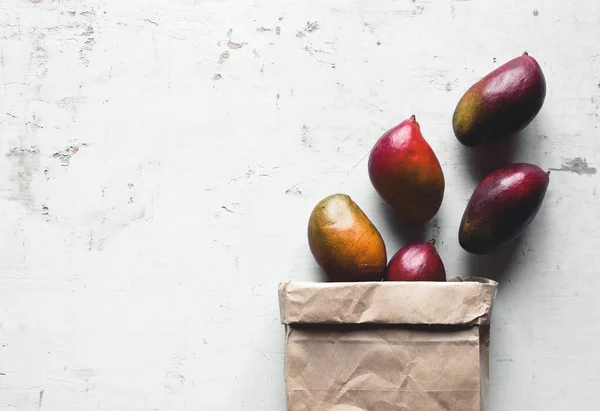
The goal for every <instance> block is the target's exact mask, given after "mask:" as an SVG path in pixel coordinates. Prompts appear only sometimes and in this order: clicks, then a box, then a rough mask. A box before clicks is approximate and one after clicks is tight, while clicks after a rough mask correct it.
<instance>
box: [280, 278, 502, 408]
mask: <svg viewBox="0 0 600 411" xmlns="http://www.w3.org/2000/svg"><path fill="white" fill-rule="evenodd" d="M496 289H497V283H496V282H495V281H492V280H488V279H483V278H474V277H469V278H453V279H449V280H448V281H447V282H363V283H358V282H357V283H292V282H286V283H281V284H279V303H280V312H281V321H282V323H283V324H284V325H285V330H286V353H285V385H286V395H287V409H288V411H301V410H302V411H304V410H306V411H308V410H310V411H388V410H389V411H391V410H395V411H397V410H403V411H404V410H406V411H409V410H410V411H481V410H483V406H484V403H485V396H486V394H487V391H488V378H489V371H488V366H489V337H490V326H489V324H490V318H491V314H492V306H493V302H494V298H495V296H496Z"/></svg>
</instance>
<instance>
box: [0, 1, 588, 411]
mask: <svg viewBox="0 0 600 411" xmlns="http://www.w3.org/2000/svg"><path fill="white" fill-rule="evenodd" d="M84 3H85V5H84ZM598 15H600V2H597V1H595V0H578V1H575V2H565V1H558V0H549V1H544V2H539V1H538V2H534V1H529V0H527V1H526V0H505V1H497V2H486V1H480V0H466V1H459V0H440V1H435V2H433V1H424V0H414V1H413V0H397V1H392V0H358V1H353V2H347V1H341V0H335V1H330V2H323V1H315V0H310V1H290V0H282V1H274V0H256V1H254V2H234V1H232V0H221V1H216V0H204V1H200V0H173V1H159V0H146V1H144V2H139V1H135V2H134V1H117V0H90V1H86V2H81V1H75V0H62V1H60V2H58V1H50V0H3V1H2V2H1V3H0V152H1V154H2V155H1V156H0V205H1V209H2V212H1V213H0V233H2V234H1V235H0V250H2V251H1V254H0V255H1V258H0V409H7V410H11V409H15V410H24V411H29V410H40V409H41V410H57V411H80V410H85V409H88V410H109V411H116V410H127V411H138V410H140V411H141V410H144V411H145V410H157V411H177V410H191V409H196V410H223V411H226V410H243V409H248V410H273V411H275V410H282V409H283V408H284V404H285V398H284V384H283V352H282V350H283V328H282V326H281V325H280V323H279V311H278V304H277V284H278V282H280V281H285V280H305V281H313V280H318V281H321V280H322V279H323V276H322V274H321V273H320V272H319V270H318V267H317V265H316V263H315V262H314V260H313V259H312V256H311V255H310V251H309V249H308V244H307V238H306V225H307V222H308V217H309V214H310V211H311V210H312V208H313V207H314V205H315V204H316V203H317V202H318V201H319V200H320V199H321V198H323V197H325V196H326V195H329V194H332V193H334V192H345V193H347V194H349V195H350V196H352V198H353V199H354V200H355V201H356V202H357V203H358V204H359V206H360V207H361V208H362V209H363V210H364V211H365V212H366V213H367V215H368V216H369V217H370V218H371V219H372V221H373V222H374V224H375V225H376V226H377V227H378V229H379V230H380V231H381V233H382V235H383V237H384V240H385V241H386V245H387V249H388V255H390V256H391V255H393V254H394V252H395V251H397V250H398V249H399V248H400V246H402V245H404V244H406V243H407V241H409V240H411V239H417V238H419V239H420V238H424V239H429V238H431V237H435V238H436V240H437V244H436V245H437V248H438V251H439V253H440V255H441V257H442V259H443V260H444V264H445V266H446V269H447V272H448V276H457V275H477V276H487V277H492V278H498V279H499V281H500V289H499V292H498V300H497V305H496V307H495V309H494V314H493V324H492V347H491V371H490V372H491V385H490V397H489V401H488V402H489V406H488V409H489V410H491V411H502V410H511V409H514V410H521V409H522V410H547V409H586V408H589V407H587V404H589V403H590V402H591V401H593V400H595V398H596V394H595V391H596V386H597V383H598V380H599V379H600V372H599V371H598V370H600V356H599V355H598V350H597V348H596V345H597V340H598V337H600V334H599V333H600V331H599V330H600V327H599V325H600V303H599V302H598V299H597V298H596V290H597V288H598V286H599V284H598V281H599V280H598V275H597V268H596V267H595V264H594V261H595V260H594V258H595V256H596V253H597V251H596V248H597V247H596V244H598V241H599V237H600V222H599V221H598V219H597V218H596V215H597V212H598V209H599V206H600V204H599V202H600V201H599V197H598V196H597V186H598V174H597V173H596V168H597V167H598V166H599V165H600V154H599V153H600V139H599V138H598V133H599V130H598V125H599V123H600V120H599V117H598V116H599V114H600V109H599V108H598V105H599V104H600V74H599V73H600V48H599V46H598V38H600V25H598ZM523 51H527V52H529V54H530V55H532V56H534V57H535V58H536V59H537V60H538V62H539V63H540V65H541V66H542V68H543V70H544V73H545V75H546V80H547V85H548V94H547V97H546V102H545V104H544V107H543V108H542V110H541V112H540V114H539V115H538V117H537V118H536V119H535V120H534V122H533V123H532V124H531V125H530V126H529V127H528V128H527V129H526V130H525V131H524V132H523V133H521V135H520V137H519V138H518V139H516V140H514V141H513V142H512V144H511V145H510V146H509V148H508V149H506V148H502V147H496V148H495V149H494V150H493V151H492V152H491V153H490V152H488V153H487V154H492V155H491V157H486V158H484V159H482V157H481V156H483V155H484V154H486V153H485V152H482V151H476V152H475V151H472V150H466V149H465V148H464V147H462V146H461V145H460V144H459V143H458V142H457V141H456V139H455V138H454V136H453V135H452V128H451V116H452V113H453V110H454V107H455V105H456V103H457V102H458V100H459V98H460V97H461V95H462V93H463V92H464V91H465V90H467V88H468V87H469V86H470V85H471V84H472V83H473V82H475V81H476V80H477V79H479V78H481V77H482V76H483V75H485V74H486V73H487V72H489V71H490V70H492V69H493V68H495V67H497V66H499V65H500V64H502V63H504V62H506V61H508V60H510V59H511V58H513V57H515V56H518V55H520V54H522V53H523ZM411 114H415V115H416V116H417V118H418V119H419V123H420V124H421V129H422V131H423V134H424V135H425V136H426V138H427V139H428V142H429V143H430V144H431V146H432V147H433V149H434V150H435V152H436V155H437V156H438V158H439V159H440V162H441V164H442V167H443V170H444V173H445V176H446V184H447V186H446V193H445V198H444V202H443V204H442V208H441V210H440V212H439V213H438V215H437V216H436V217H435V218H434V219H433V220H432V221H431V223H430V224H429V225H428V226H427V227H426V228H425V230H424V232H420V231H419V230H402V231H401V232H400V231H399V230H398V229H397V227H396V225H395V224H394V220H393V218H391V214H390V213H389V211H388V209H387V208H386V206H385V205H384V204H383V202H382V200H381V199H380V198H378V196H377V195H376V194H375V191H374V189H373V188H372V186H371V185H370V182H369V179H368V175H367V169H366V166H367V164H366V161H365V157H366V155H367V153H368V151H369V150H370V148H371V146H372V144H373V143H374V142H375V141H376V140H377V138H378V137H379V136H380V135H381V134H382V133H383V132H384V131H385V130H387V129H389V128H390V127H392V126H393V125H395V124H397V123H398V122H399V121H401V120H402V119H404V118H407V117H408V116H410V115H411ZM474 153H476V154H474ZM507 160H514V161H528V162H533V163H535V164H537V165H539V166H540V167H542V168H544V169H554V170H555V171H552V174H551V179H550V187H549V189H548V194H547V197H546V200H545V202H544V204H543V206H542V208H541V210H540V212H539V214H538V216H537V217H536V219H535V221H534V222H533V224H532V225H531V226H530V228H529V229H528V230H527V232H526V233H525V235H524V236H523V237H522V238H521V239H520V241H519V242H517V243H516V244H515V245H514V246H513V247H511V248H510V249H508V250H507V251H505V252H503V253H501V254H498V255H494V256H491V257H486V258H475V257H471V256H469V255H467V254H466V253H465V252H464V251H463V250H462V249H461V248H460V247H459V245H458V241H457V235H458V225H459V222H460V218H461V215H462V212H463V209H464V206H465V205H466V201H467V199H468V198H469V196H470V194H471V191H472V190H473V189H474V187H475V185H476V184H477V182H478V181H479V180H480V179H481V178H482V177H483V175H484V174H485V172H486V171H489V169H490V168H492V167H494V166H497V165H499V164H500V163H502V162H505V161H507Z"/></svg>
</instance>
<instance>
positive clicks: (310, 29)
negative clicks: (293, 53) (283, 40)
mask: <svg viewBox="0 0 600 411" xmlns="http://www.w3.org/2000/svg"><path fill="white" fill-rule="evenodd" d="M319 28H320V26H319V22H318V21H313V22H311V21H307V22H306V27H304V28H303V29H302V30H298V32H297V33H296V37H298V38H300V37H304V36H306V35H307V34H310V33H314V32H315V31H317V30H319Z"/></svg>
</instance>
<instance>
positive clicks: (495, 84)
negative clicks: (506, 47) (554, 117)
mask: <svg viewBox="0 0 600 411" xmlns="http://www.w3.org/2000/svg"><path fill="white" fill-rule="evenodd" d="M545 98H546V78H545V77H544V73H543V72H542V69H541V67H540V65H539V64H538V62H537V61H536V60H535V59H534V58H533V57H531V56H530V55H529V54H528V53H527V52H525V53H523V55H521V56H519V57H516V58H514V59H512V60H510V61H509V62H507V63H505V64H503V65H502V66H500V67H498V68H497V69H495V70H494V71H492V72H490V73H489V74H487V75H486V76H485V77H483V78H482V79H481V80H479V81H478V82H476V83H475V84H473V85H472V86H471V87H470V88H469V89H468V90H467V91H466V92H465V94H464V95H463V96H462V98H461V99H460V100H459V102H458V104H457V106H456V109H455V110H454V115H453V116H452V128H453V131H454V135H455V136H456V138H457V139H458V141H459V142H460V143H462V144H463V145H465V146H467V147H475V146H480V145H483V144H487V143H490V142H492V141H498V140H501V139H504V138H506V137H509V136H511V135H514V134H515V133H518V132H519V131H521V130H523V129H524V128H525V127H527V126H528V125H529V124H530V123H531V122H532V121H533V119H534V118H535V117H536V116H537V115H538V113H539V112H540V110H541V108H542V105H543V104H544V100H545Z"/></svg>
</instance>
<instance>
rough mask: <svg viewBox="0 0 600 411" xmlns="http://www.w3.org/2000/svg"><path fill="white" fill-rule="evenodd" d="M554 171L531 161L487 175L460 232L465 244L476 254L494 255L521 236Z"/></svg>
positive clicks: (472, 197)
mask: <svg viewBox="0 0 600 411" xmlns="http://www.w3.org/2000/svg"><path fill="white" fill-rule="evenodd" d="M549 184H550V172H545V171H544V170H542V169H541V168H540V167H538V166H536V165H534V164H528V163H515V164H510V165H508V166H506V167H503V168H500V169H498V170H496V171H493V172H492V173H490V174H489V175H488V176H487V177H485V178H484V179H483V180H482V181H481V182H480V183H479V184H478V185H477V187H476V188H475V190H474V191H473V194H472V195H471V198H470V199H469V202H468V204H467V207H466V209H465V211H464V214H463V217H462V220H461V222H460V228H459V232H458V242H459V243H460V245H461V247H462V248H463V249H464V250H466V251H468V252H470V253H473V254H490V253H492V252H495V251H497V250H499V249H500V248H502V247H504V246H505V245H507V244H508V243H509V242H511V241H513V240H515V239H516V238H517V237H519V236H520V235H521V234H522V233H523V232H524V230H525V229H526V228H527V227H528V226H529V225H530V223H531V222H532V221H533V219H534V218H535V216H536V215H537V213H538V211H539V209H540V207H541V205H542V202H543V200H544V197H545V196H546V191H547V189H548V185H549Z"/></svg>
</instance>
